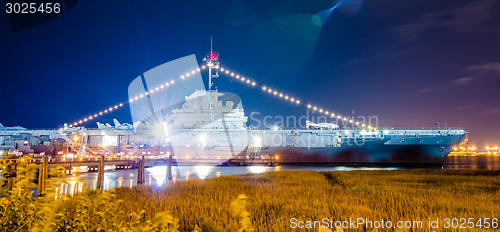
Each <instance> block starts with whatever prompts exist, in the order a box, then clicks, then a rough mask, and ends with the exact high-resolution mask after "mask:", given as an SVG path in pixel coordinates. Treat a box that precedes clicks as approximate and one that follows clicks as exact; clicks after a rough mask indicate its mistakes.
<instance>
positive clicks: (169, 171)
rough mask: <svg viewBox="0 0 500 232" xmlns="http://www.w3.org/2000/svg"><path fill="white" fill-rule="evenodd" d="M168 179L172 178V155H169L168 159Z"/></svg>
mask: <svg viewBox="0 0 500 232" xmlns="http://www.w3.org/2000/svg"><path fill="white" fill-rule="evenodd" d="M166 176H167V181H169V180H172V155H171V154H169V155H168V160H167V175H166Z"/></svg>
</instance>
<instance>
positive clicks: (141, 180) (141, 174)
mask: <svg viewBox="0 0 500 232" xmlns="http://www.w3.org/2000/svg"><path fill="white" fill-rule="evenodd" d="M144 172H145V160H144V156H143V157H142V159H141V160H140V161H139V168H138V170H137V184H138V185H139V184H144V183H146V181H145V178H144Z"/></svg>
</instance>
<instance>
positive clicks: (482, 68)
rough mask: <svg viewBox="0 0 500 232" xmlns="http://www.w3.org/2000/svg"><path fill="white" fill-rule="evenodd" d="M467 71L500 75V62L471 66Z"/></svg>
mask: <svg viewBox="0 0 500 232" xmlns="http://www.w3.org/2000/svg"><path fill="white" fill-rule="evenodd" d="M467 71H479V72H484V73H496V74H500V62H491V63H486V64H476V65H471V66H469V67H467Z"/></svg>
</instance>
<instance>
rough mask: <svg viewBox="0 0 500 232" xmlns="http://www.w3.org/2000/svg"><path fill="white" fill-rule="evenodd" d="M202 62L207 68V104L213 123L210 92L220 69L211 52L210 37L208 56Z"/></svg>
mask: <svg viewBox="0 0 500 232" xmlns="http://www.w3.org/2000/svg"><path fill="white" fill-rule="evenodd" d="M203 61H204V62H206V63H207V67H208V91H207V95H208V104H209V106H208V107H209V110H210V119H211V120H212V122H213V121H215V117H214V109H213V105H212V96H211V94H210V93H211V91H212V85H213V83H212V78H217V77H219V67H220V63H219V56H218V55H217V53H214V50H213V39H212V37H210V54H209V55H208V57H205V58H203ZM212 69H215V74H212Z"/></svg>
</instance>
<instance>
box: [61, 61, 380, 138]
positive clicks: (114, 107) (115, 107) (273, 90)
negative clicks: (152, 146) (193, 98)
mask: <svg viewBox="0 0 500 232" xmlns="http://www.w3.org/2000/svg"><path fill="white" fill-rule="evenodd" d="M206 68H207V67H206V66H205V65H203V66H201V67H198V68H195V69H193V70H190V71H188V72H186V73H185V74H182V75H180V76H179V77H178V78H176V79H171V80H168V81H166V82H165V83H163V84H160V85H159V86H155V87H153V88H150V90H149V91H146V92H144V93H141V94H138V95H136V96H133V97H131V98H130V99H129V100H128V101H127V102H121V103H118V104H116V105H112V106H109V107H107V108H106V109H103V110H101V111H99V112H96V113H94V114H90V115H88V116H86V117H84V118H82V119H80V120H76V121H74V122H73V123H71V124H68V123H66V124H67V125H68V126H69V127H70V128H71V127H76V126H80V125H82V124H84V123H86V122H88V121H91V120H94V119H96V118H98V117H101V116H103V115H106V114H108V113H111V112H113V111H115V110H118V109H119V108H122V107H123V106H124V105H125V104H127V103H133V102H134V101H137V100H139V99H142V98H144V97H147V96H149V95H153V94H156V93H159V92H161V91H163V90H165V89H167V88H169V87H172V86H174V85H175V84H176V83H177V82H178V81H182V80H184V79H186V78H189V77H191V76H192V75H194V74H196V73H197V72H201V70H205V69H206ZM219 71H220V73H221V74H225V75H227V76H228V77H230V78H234V79H236V80H238V81H239V82H240V83H242V84H246V85H247V86H250V87H258V88H261V90H262V91H263V92H264V93H265V94H268V95H270V96H274V97H276V98H279V99H282V100H284V101H286V102H290V103H291V104H295V105H304V106H305V107H306V108H307V109H308V110H312V111H313V112H317V113H319V114H324V115H325V116H327V117H328V116H329V117H331V118H336V119H338V120H341V121H344V122H346V123H350V124H351V125H353V126H358V127H362V128H367V129H369V130H372V129H374V130H376V128H373V127H371V126H368V127H366V125H365V124H364V123H362V122H359V121H355V120H354V119H351V118H349V117H346V116H342V115H340V114H337V113H335V112H333V111H329V110H326V109H324V108H323V107H320V106H317V105H313V104H307V105H305V104H303V103H302V102H301V100H299V98H297V97H295V96H292V95H291V94H286V93H285V92H283V91H280V90H278V89H277V88H273V87H270V86H267V85H258V84H257V82H256V81H255V80H252V79H250V78H248V77H246V76H244V75H241V74H238V73H236V72H234V71H231V70H230V69H228V68H224V67H219ZM62 129H63V128H61V130H62Z"/></svg>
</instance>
